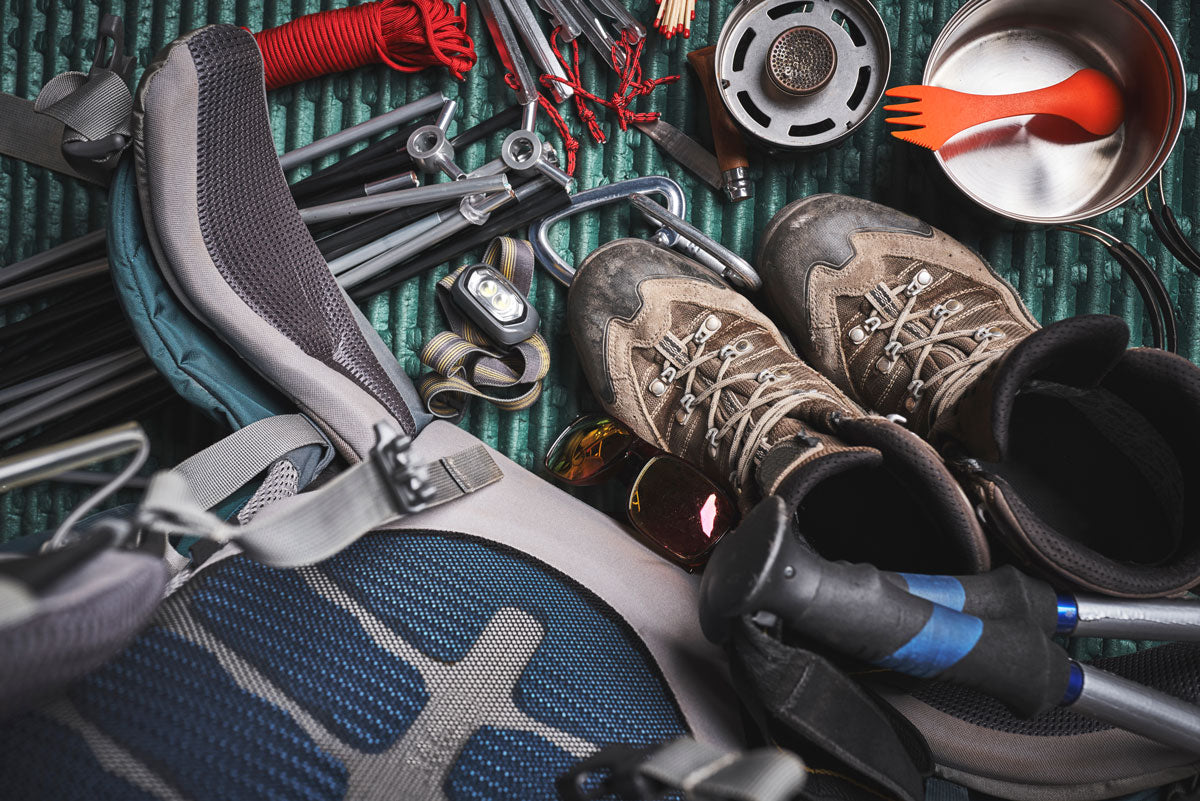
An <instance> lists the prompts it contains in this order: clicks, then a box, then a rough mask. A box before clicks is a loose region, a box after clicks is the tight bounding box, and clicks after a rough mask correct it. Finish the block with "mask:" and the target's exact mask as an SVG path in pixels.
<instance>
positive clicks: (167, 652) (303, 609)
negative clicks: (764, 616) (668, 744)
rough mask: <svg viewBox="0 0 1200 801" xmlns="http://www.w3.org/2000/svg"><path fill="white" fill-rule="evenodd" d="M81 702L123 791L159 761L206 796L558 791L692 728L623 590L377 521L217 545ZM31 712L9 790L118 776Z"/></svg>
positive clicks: (5, 754) (3, 752)
mask: <svg viewBox="0 0 1200 801" xmlns="http://www.w3.org/2000/svg"><path fill="white" fill-rule="evenodd" d="M68 700H69V703H70V704H71V706H72V708H73V709H74V710H76V711H77V713H78V716H79V718H80V719H82V720H83V721H86V722H87V724H88V725H92V726H94V727H95V728H96V729H97V730H98V731H99V732H101V734H102V737H104V738H107V741H108V742H109V744H110V745H109V746H108V747H107V748H103V747H102V748H101V749H100V750H102V751H105V752H106V754H107V760H108V761H107V762H106V763H105V765H106V768H107V772H108V773H109V774H112V775H115V776H116V777H118V779H120V780H121V781H124V782H126V783H127V784H128V788H129V789H128V792H125V791H123V790H122V791H119V792H113V793H111V794H109V795H108V796H106V797H121V798H125V797H130V798H135V797H137V789H135V788H137V787H138V786H139V785H138V783H137V781H135V780H134V779H131V778H130V777H136V776H142V777H145V776H148V775H149V776H152V777H153V778H154V779H155V780H156V781H159V782H162V783H165V784H167V785H168V786H173V787H176V788H178V789H179V791H180V793H181V794H182V795H184V796H186V797H196V798H222V799H281V800H282V799H314V800H315V799H340V798H355V799H370V798H377V799H389V800H390V799H405V800H406V801H408V800H409V799H425V798H429V799H447V800H448V801H484V799H488V801H492V800H493V799H496V800H503V799H513V800H514V801H515V800H516V799H521V801H528V800H529V799H555V798H557V795H556V793H555V790H554V786H553V783H554V778H555V776H557V775H558V774H560V773H561V772H562V771H563V770H565V769H566V768H567V767H568V766H569V765H571V764H573V763H574V762H576V761H578V759H580V758H581V757H583V756H586V755H588V754H590V753H592V752H593V751H594V750H596V748H597V747H599V746H601V745H602V744H604V743H608V742H625V743H630V744H634V745H642V744H649V743H655V742H660V741H662V740H665V739H670V738H673V737H676V736H679V735H680V734H684V733H686V726H685V724H684V721H683V718H682V715H681V714H680V712H679V709H678V706H677V704H676V702H675V699H674V697H673V696H672V695H671V693H670V691H669V689H668V688H667V686H666V684H665V681H664V679H663V677H662V675H661V674H660V672H659V670H658V668H657V666H656V665H655V664H654V662H653V660H652V659H651V657H650V656H649V654H648V653H647V651H646V650H645V647H644V645H643V644H642V643H641V641H640V640H638V639H637V637H636V635H634V634H633V633H632V631H631V630H630V629H629V627H628V625H627V624H626V623H625V622H624V621H623V620H622V619H620V618H619V617H618V616H617V615H616V614H615V613H614V612H613V611H612V610H611V609H610V608H609V607H608V606H607V605H605V604H604V603H603V602H601V601H600V600H599V599H597V598H596V597H595V596H593V595H592V594H591V593H590V592H588V591H587V590H586V589H584V588H582V587H579V586H577V585H575V584H574V583H573V582H572V581H570V579H568V578H566V577H564V576H561V575H559V574H557V573H553V572H552V571H550V570H549V569H548V568H546V567H545V566H544V565H542V564H541V563H539V562H536V561H534V560H532V559H531V558H529V557H527V556H525V555H523V554H520V553H517V552H514V551H509V550H507V549H503V548H501V547H499V546H495V545H491V544H485V543H481V542H478V541H475V540H471V539H468V538H465V537H461V536H459V535H452V534H444V533H434V532H395V533H388V532H379V533H375V534H372V535H368V536H367V537H365V538H363V539H362V540H360V541H359V542H358V543H356V544H355V545H353V546H351V547H350V548H348V549H347V550H346V551H343V552H342V553H341V554H339V555H337V556H335V557H334V558H332V559H330V560H328V561H326V562H323V563H321V564H320V565H317V566H314V567H306V568H301V569H297V570H275V569H272V568H267V567H264V566H262V565H260V564H258V563H256V562H253V561H251V560H249V559H247V558H245V557H232V558H230V559H227V560H225V561H223V562H220V563H218V564H216V565H214V566H213V567H211V568H209V569H208V570H207V571H206V572H204V573H202V574H201V575H200V576H198V577H197V578H196V579H194V580H193V581H192V582H191V583H190V584H189V585H188V586H187V587H186V588H185V589H184V590H183V591H181V592H180V593H178V594H176V595H175V596H173V597H172V598H171V599H170V600H168V601H167V602H166V603H165V604H164V605H163V607H162V609H161V611H160V613H159V615H158V617H157V618H156V619H155V623H154V625H153V626H152V627H151V628H150V629H149V630H148V631H147V632H146V633H145V634H143V635H142V636H141V637H140V638H139V639H138V640H137V641H136V642H135V643H134V645H133V646H131V647H130V648H129V649H128V650H127V651H126V652H125V653H124V654H122V655H121V656H120V657H119V658H118V659H117V660H115V661H114V662H112V663H110V664H109V665H107V666H106V667H104V668H103V669H101V670H100V671H98V672H96V673H94V674H92V675H91V676H89V677H88V678H87V679H85V680H84V681H82V682H81V683H79V684H77V685H76V686H75V687H73V688H72V689H71V691H70V692H69V694H68ZM16 724H17V725H15V726H8V727H7V728H5V729H3V730H0V775H3V776H5V779H6V782H8V781H9V780H10V778H11V782H10V783H9V784H8V786H7V788H6V789H7V790H10V791H11V796H12V797H16V798H46V797H57V796H56V795H55V794H53V793H50V794H47V793H45V792H43V791H42V788H43V787H44V782H45V781H47V780H48V779H47V778H46V777H45V774H46V773H54V771H56V770H58V769H59V766H60V763H61V760H62V754H63V753H64V749H66V750H67V751H70V753H77V752H78V753H82V754H84V757H81V758H80V759H78V760H73V762H72V764H71V765H70V766H69V768H68V769H67V770H66V771H65V773H66V774H67V775H69V776H70V778H71V781H72V782H77V783H81V784H86V783H87V782H90V781H92V777H93V775H95V776H96V778H97V780H98V779H99V778H100V773H101V769H100V768H99V766H98V764H97V763H96V762H95V761H94V757H90V756H88V753H87V752H88V751H89V745H88V744H86V743H85V742H84V740H83V739H81V734H80V731H81V728H80V727H79V726H75V727H74V728H72V727H69V726H64V725H62V719H61V716H60V717H54V716H53V715H51V714H50V713H49V712H48V711H39V712H35V713H29V714H28V715H26V716H24V717H22V718H20V719H19V720H18V721H16ZM30 732H37V736H36V737H32V736H31V735H30ZM94 739H95V738H93V740H92V741H89V742H91V743H92V746H93V747H92V748H91V749H90V750H91V751H93V752H95V750H96V748H95V747H94V746H95V743H94ZM18 740H19V741H21V742H22V743H23V744H24V745H23V747H21V748H18V747H16V746H17V741H18ZM31 743H32V744H31ZM72 749H73V750H72ZM122 777H123V778H122ZM107 780H110V781H115V780H114V779H113V778H112V776H109V777H108V779H107ZM39 782H41V784H39ZM63 797H70V796H69V795H64V796H63Z"/></svg>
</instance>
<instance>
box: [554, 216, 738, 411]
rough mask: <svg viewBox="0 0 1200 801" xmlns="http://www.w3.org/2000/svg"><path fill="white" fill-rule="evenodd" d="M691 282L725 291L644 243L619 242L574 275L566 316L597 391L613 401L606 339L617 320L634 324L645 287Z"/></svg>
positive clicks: (671, 254) (685, 262)
mask: <svg viewBox="0 0 1200 801" xmlns="http://www.w3.org/2000/svg"><path fill="white" fill-rule="evenodd" d="M659 278H662V279H678V278H692V279H695V280H696V281H699V282H703V283H704V284H706V285H710V286H714V287H720V288H724V287H725V286H726V285H725V284H724V283H722V281H721V280H720V279H719V278H718V277H717V276H715V275H713V274H712V273H711V272H709V271H708V270H706V269H704V268H703V267H701V266H700V265H698V264H696V263H695V262H693V261H691V260H689V259H687V258H685V257H683V256H681V255H680V254H678V253H676V252H675V251H673V250H667V249H666V248H662V247H659V246H658V245H655V244H653V243H651V242H647V241H646V240H643V239H618V240H616V241H614V242H610V243H608V244H606V245H602V246H601V247H599V248H597V249H596V250H595V251H594V252H593V253H592V254H591V255H590V256H588V257H587V258H586V259H584V261H583V264H581V265H580V267H579V269H578V270H577V271H576V273H575V280H574V281H573V282H572V283H571V289H570V293H569V294H568V296H567V316H568V320H569V325H570V329H571V336H572V338H573V339H574V341H575V348H576V350H577V351H578V352H579V355H580V362H581V364H582V365H583V369H584V373H585V374H586V375H587V378H588V382H589V383H590V384H591V386H592V389H593V390H595V392H596V394H597V395H599V396H600V399H601V400H602V401H604V402H605V403H612V402H613V400H614V396H613V388H612V382H611V380H610V378H609V368H608V365H607V364H606V363H605V353H606V349H605V333H606V331H607V330H608V326H609V324H610V323H611V322H612V321H613V320H616V319H621V320H626V321H631V320H633V318H634V317H635V316H636V315H637V313H638V310H639V309H641V307H642V304H643V302H644V300H643V292H644V291H645V284H646V283H647V282H648V281H653V280H654V279H659Z"/></svg>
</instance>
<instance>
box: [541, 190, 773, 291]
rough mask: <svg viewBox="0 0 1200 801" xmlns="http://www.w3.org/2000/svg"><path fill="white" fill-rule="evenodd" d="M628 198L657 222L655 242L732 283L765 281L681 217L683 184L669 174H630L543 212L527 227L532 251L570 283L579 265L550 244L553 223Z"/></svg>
mask: <svg viewBox="0 0 1200 801" xmlns="http://www.w3.org/2000/svg"><path fill="white" fill-rule="evenodd" d="M651 194H656V195H661V196H662V197H663V199H664V200H665V201H666V205H665V206H664V205H663V204H660V203H657V202H655V201H654V200H651V199H650V198H649V197H648V195H651ZM626 199H627V200H629V202H630V203H631V204H633V207H634V208H635V209H637V210H638V211H639V212H640V213H641V214H642V216H643V217H645V218H646V220H647V221H649V222H650V223H651V224H652V225H656V226H658V230H657V231H655V232H654V234H652V235H651V237H650V240H651V241H652V242H655V243H656V244H659V245H662V246H663V247H669V248H672V249H674V250H677V251H679V252H680V253H682V254H683V255H685V256H687V257H689V258H691V259H693V260H694V261H696V262H699V263H700V264H702V265H703V266H705V267H707V268H708V269H709V270H711V271H712V272H713V273H715V274H716V275H718V276H720V277H721V278H722V279H724V280H725V281H727V282H729V283H730V284H732V285H734V286H737V287H742V288H746V289H758V288H759V287H761V286H762V279H760V278H759V277H758V273H756V272H755V271H754V268H753V267H751V266H750V265H749V263H747V262H746V260H745V259H743V258H741V257H740V256H738V255H737V254H736V253H734V252H733V251H731V250H729V249H728V248H726V247H725V246H723V245H721V244H720V243H718V242H716V241H714V240H713V239H712V238H711V237H709V236H708V235H707V234H705V233H704V232H703V231H701V230H700V229H698V228H696V227H695V226H693V225H692V224H691V223H689V222H687V221H686V220H684V219H683V217H684V215H685V214H687V200H686V198H685V196H684V194H683V189H681V188H680V186H679V184H677V183H675V181H673V180H671V179H670V178H668V177H666V176H665V175H649V176H645V177H642V178H630V179H629V180H626V181H618V182H617V183H614V184H607V185H605V186H598V187H596V188H595V189H588V190H587V191H585V192H580V193H578V194H576V195H574V196H572V198H571V205H570V206H567V207H566V208H565V209H562V210H561V211H557V212H554V213H553V214H550V215H547V216H546V217H543V218H542V219H541V220H539V221H537V222H535V223H534V224H533V225H531V226H530V227H529V238H530V239H531V240H532V241H533V252H534V254H535V255H536V256H537V260H538V263H539V264H541V265H542V266H543V267H545V268H546V270H547V272H549V273H550V274H551V275H553V276H554V277H555V278H557V279H558V280H559V281H561V282H562V283H563V284H565V285H566V286H570V285H571V281H572V280H573V279H574V278H575V268H574V267H572V266H571V265H569V264H567V262H566V261H564V260H563V259H562V257H560V256H559V255H558V253H556V252H555V251H554V248H553V247H551V245H550V236H549V234H550V228H551V227H552V226H553V225H554V224H555V223H557V222H560V221H561V220H564V219H566V218H567V217H570V216H571V215H573V214H578V213H579V212H582V211H588V210H590V209H594V208H597V207H599V206H604V205H607V204H609V203H615V202H617V201H619V200H626Z"/></svg>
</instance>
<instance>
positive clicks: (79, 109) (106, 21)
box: [0, 14, 133, 186]
mask: <svg viewBox="0 0 1200 801" xmlns="http://www.w3.org/2000/svg"><path fill="white" fill-rule="evenodd" d="M109 41H111V42H112V54H111V55H110V56H107V58H106V51H107V47H108V42H109ZM132 71H133V59H132V58H131V57H129V56H126V55H125V34H124V30H123V28H122V26H121V18H120V17H117V16H114V15H112V14H105V15H103V16H102V17H101V18H100V24H99V26H98V28H97V35H96V54H95V57H94V59H93V60H92V67H91V69H90V70H88V72H86V73H83V72H64V73H63V74H61V75H57V76H55V77H54V78H52V79H51V80H50V81H49V82H48V83H47V84H46V85H45V86H44V87H42V91H41V92H40V93H39V94H38V97H37V100H36V101H34V102H30V101H28V100H25V99H23V98H19V97H14V96H12V95H6V94H0V153H3V154H4V155H7V156H13V157H14V158H18V159H21V160H22V161H28V162H30V163H33V164H37V165H39V166H42V167H47V168H49V169H51V170H54V171H55V172H60V173H63V174H65V175H70V176H72V177H74V178H80V179H83V180H85V181H90V182H91V183H94V184H99V185H101V186H105V185H107V184H108V182H109V171H110V170H112V169H113V168H114V167H116V165H117V161H118V160H119V159H120V156H121V152H122V151H123V150H124V148H125V147H126V146H127V145H128V143H129V141H130V139H131V138H132V116H131V115H132V113H133V94H132V93H131V92H130V91H129V86H128V84H127V83H126V82H127V81H128V80H129V76H130V74H131V73H132ZM68 156H70V158H69V159H68Z"/></svg>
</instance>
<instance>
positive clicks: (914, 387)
mask: <svg viewBox="0 0 1200 801" xmlns="http://www.w3.org/2000/svg"><path fill="white" fill-rule="evenodd" d="M924 386H925V382H924V381H922V380H920V379H913V381H912V382H911V383H909V385H908V394H909V395H912V397H913V400H920V399H921V393H922V388H923V387H924ZM909 411H912V410H911V409H909Z"/></svg>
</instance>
